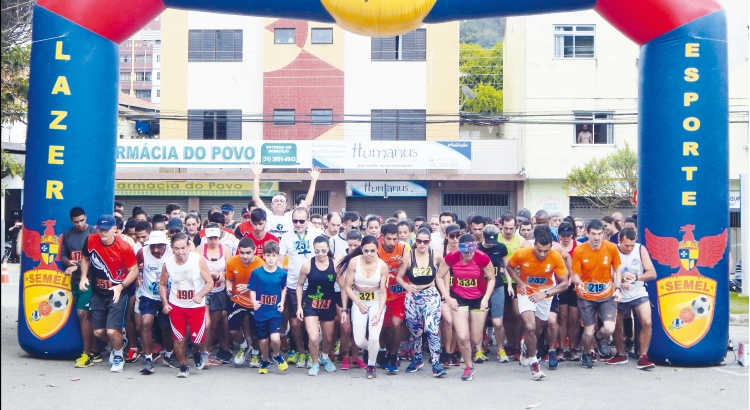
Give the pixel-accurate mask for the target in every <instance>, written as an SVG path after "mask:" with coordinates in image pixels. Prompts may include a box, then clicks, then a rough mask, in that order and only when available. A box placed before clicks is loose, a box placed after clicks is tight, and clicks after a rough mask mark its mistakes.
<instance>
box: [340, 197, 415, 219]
mask: <svg viewBox="0 0 750 410" xmlns="http://www.w3.org/2000/svg"><path fill="white" fill-rule="evenodd" d="M399 209H402V210H404V211H406V216H408V217H409V218H414V217H417V216H424V217H428V215H427V198H347V199H346V210H347V211H355V212H357V213H358V214H360V215H362V217H363V218H364V217H365V215H367V214H375V215H380V216H382V217H383V220H385V219H388V218H389V217H391V216H393V213H394V212H396V211H397V210H399Z"/></svg>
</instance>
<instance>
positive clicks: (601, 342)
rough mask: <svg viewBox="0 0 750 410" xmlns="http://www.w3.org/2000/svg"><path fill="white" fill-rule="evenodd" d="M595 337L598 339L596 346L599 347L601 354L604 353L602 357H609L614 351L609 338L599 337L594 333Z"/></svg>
mask: <svg viewBox="0 0 750 410" xmlns="http://www.w3.org/2000/svg"><path fill="white" fill-rule="evenodd" d="M594 339H596V346H597V347H598V348H599V354H600V355H602V358H604V359H609V358H610V357H611V354H612V352H611V351H610V349H609V343H607V339H598V338H597V337H596V335H594Z"/></svg>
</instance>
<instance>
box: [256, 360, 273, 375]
mask: <svg viewBox="0 0 750 410" xmlns="http://www.w3.org/2000/svg"><path fill="white" fill-rule="evenodd" d="M269 366H271V362H267V361H265V360H262V361H261V362H260V366H259V367H258V374H268V367H269Z"/></svg>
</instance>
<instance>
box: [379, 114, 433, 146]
mask: <svg viewBox="0 0 750 410" xmlns="http://www.w3.org/2000/svg"><path fill="white" fill-rule="evenodd" d="M371 120H372V124H371V126H370V139H371V140H373V141H425V140H426V139H427V127H426V122H427V111H426V110H372V114H371Z"/></svg>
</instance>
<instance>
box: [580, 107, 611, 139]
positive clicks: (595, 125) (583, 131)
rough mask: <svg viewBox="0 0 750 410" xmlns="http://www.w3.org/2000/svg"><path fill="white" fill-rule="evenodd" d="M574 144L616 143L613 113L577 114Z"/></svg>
mask: <svg viewBox="0 0 750 410" xmlns="http://www.w3.org/2000/svg"><path fill="white" fill-rule="evenodd" d="M573 115H574V117H575V135H574V143H575V144H579V145H589V144H603V145H607V144H609V145H611V144H614V143H615V138H614V127H613V125H612V121H613V116H612V113H603V112H575V113H573Z"/></svg>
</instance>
